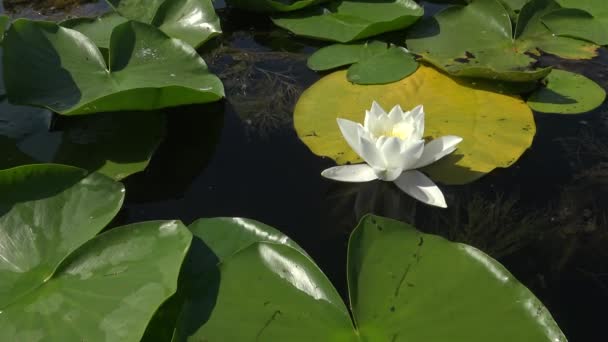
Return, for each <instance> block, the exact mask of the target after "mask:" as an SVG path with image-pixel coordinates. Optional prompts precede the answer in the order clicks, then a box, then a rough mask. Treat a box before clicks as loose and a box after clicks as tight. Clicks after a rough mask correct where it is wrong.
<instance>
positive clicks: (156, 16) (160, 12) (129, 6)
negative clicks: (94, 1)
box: [106, 0, 222, 48]
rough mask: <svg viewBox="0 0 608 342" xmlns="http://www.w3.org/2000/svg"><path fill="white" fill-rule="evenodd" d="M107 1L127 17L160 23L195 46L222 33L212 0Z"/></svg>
mask: <svg viewBox="0 0 608 342" xmlns="http://www.w3.org/2000/svg"><path fill="white" fill-rule="evenodd" d="M106 1H107V2H108V3H109V4H110V5H111V6H112V7H114V9H115V10H116V12H118V13H119V14H120V15H122V16H123V17H125V18H127V19H130V20H137V21H140V22H143V23H146V24H150V25H153V26H156V27H158V28H159V29H160V30H161V31H163V32H164V33H166V34H167V35H168V36H170V37H173V38H177V39H181V40H183V41H185V42H186V43H188V44H190V45H191V46H193V47H195V48H198V47H199V46H201V45H202V44H203V43H205V42H206V41H208V40H209V39H211V38H213V37H215V36H217V35H219V34H220V33H222V28H221V26H220V19H219V17H218V16H217V14H216V13H215V9H214V8H213V3H212V2H211V0H106Z"/></svg>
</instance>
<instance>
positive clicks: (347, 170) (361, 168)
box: [321, 164, 378, 183]
mask: <svg viewBox="0 0 608 342" xmlns="http://www.w3.org/2000/svg"><path fill="white" fill-rule="evenodd" d="M321 176H323V177H325V178H329V179H333V180H337V181H340V182H353V183H360V182H369V181H373V180H376V179H378V177H376V173H375V172H374V170H373V169H372V168H371V167H370V166H369V165H367V164H355V165H343V166H334V167H330V168H329V169H327V170H324V171H323V172H321Z"/></svg>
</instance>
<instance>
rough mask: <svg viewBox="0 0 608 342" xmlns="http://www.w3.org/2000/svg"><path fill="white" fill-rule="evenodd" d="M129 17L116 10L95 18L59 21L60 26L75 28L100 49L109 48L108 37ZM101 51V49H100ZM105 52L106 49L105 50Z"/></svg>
mask: <svg viewBox="0 0 608 342" xmlns="http://www.w3.org/2000/svg"><path fill="white" fill-rule="evenodd" d="M127 21H129V19H127V18H125V17H123V16H121V15H120V14H118V13H116V12H109V13H106V14H104V15H102V16H100V17H97V18H72V19H68V20H65V21H62V22H61V24H60V25H61V26H63V27H67V28H70V29H72V30H76V31H78V32H80V33H82V34H84V35H85V36H87V37H88V38H89V39H90V40H92V41H93V43H95V45H97V47H98V48H100V49H105V50H108V49H109V48H110V37H111V36H112V31H113V30H114V28H116V26H118V25H120V24H124V23H126V22H127ZM102 52H103V51H102ZM106 52H107V51H106Z"/></svg>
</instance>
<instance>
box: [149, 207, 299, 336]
mask: <svg viewBox="0 0 608 342" xmlns="http://www.w3.org/2000/svg"><path fill="white" fill-rule="evenodd" d="M189 228H190V230H191V231H192V234H194V239H193V242H192V247H191V249H190V252H189V254H188V257H187V258H186V262H185V263H184V267H183V268H182V273H181V276H180V288H179V290H178V292H177V294H176V296H175V297H174V298H173V299H172V300H171V301H169V302H167V303H166V304H165V305H163V306H162V307H161V310H159V312H158V313H157V315H156V317H155V319H157V320H158V324H154V325H152V324H151V325H150V326H149V327H148V331H147V332H146V336H147V337H148V339H146V338H144V341H146V340H151V341H161V340H163V339H162V338H160V337H161V336H164V337H165V339H166V340H170V339H171V337H172V336H174V333H175V336H177V337H178V338H177V340H178V341H181V340H183V339H185V338H186V336H187V335H189V334H190V333H191V332H192V331H194V330H196V329H198V328H199V326H200V324H201V321H200V317H207V316H208V315H209V311H210V310H212V308H211V307H209V306H208V302H207V297H206V296H205V295H202V294H204V292H203V290H204V289H206V288H207V286H209V284H213V283H214V282H217V281H218V279H217V278H216V276H217V272H218V271H217V268H218V267H219V265H220V264H221V263H222V262H223V261H224V260H227V259H229V258H230V257H232V256H233V255H235V254H237V253H238V252H239V251H240V250H242V249H245V248H248V247H250V246H252V245H255V244H257V243H260V242H272V243H276V244H281V245H285V246H289V247H291V248H293V249H295V250H297V251H298V252H299V253H300V254H301V255H303V256H305V255H306V253H305V252H304V250H303V249H301V248H300V247H299V246H298V245H297V244H296V243H295V242H293V241H292V240H291V239H290V238H288V237H287V236H286V235H285V234H283V233H281V232H280V231H278V230H276V229H275V228H272V227H270V226H268V225H265V224H263V223H260V222H257V221H254V220H248V219H243V218H212V219H199V220H197V221H195V222H194V223H192V224H191V225H190V226H189ZM235 285H236V284H235ZM178 317H179V319H178ZM168 321H170V322H171V323H168ZM176 322H177V323H176ZM226 336H228V335H226ZM225 339H228V338H227V337H225Z"/></svg>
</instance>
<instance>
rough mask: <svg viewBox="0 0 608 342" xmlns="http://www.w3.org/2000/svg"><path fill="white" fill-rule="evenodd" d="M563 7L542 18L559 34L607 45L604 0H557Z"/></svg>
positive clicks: (607, 16) (607, 36)
mask: <svg viewBox="0 0 608 342" xmlns="http://www.w3.org/2000/svg"><path fill="white" fill-rule="evenodd" d="M558 2H559V3H560V4H561V5H562V6H563V7H565V8H563V9H559V10H556V11H553V12H550V13H548V14H547V15H545V16H544V17H543V18H542V20H543V23H545V25H547V27H549V29H550V30H551V31H552V32H553V33H555V34H558V35H560V36H566V37H574V38H579V39H585V40H588V41H591V42H594V43H596V44H599V45H608V6H606V1H604V0H558Z"/></svg>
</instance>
